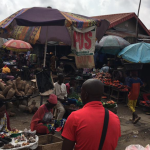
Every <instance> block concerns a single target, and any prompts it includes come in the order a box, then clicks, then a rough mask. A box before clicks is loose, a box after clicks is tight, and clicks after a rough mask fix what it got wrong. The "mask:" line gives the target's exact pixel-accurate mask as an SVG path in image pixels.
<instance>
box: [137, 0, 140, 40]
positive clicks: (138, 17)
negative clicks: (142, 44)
mask: <svg viewBox="0 0 150 150" xmlns="http://www.w3.org/2000/svg"><path fill="white" fill-rule="evenodd" d="M140 7H141V0H140V2H139V8H138V13H137V20H136V42H138V21H139V12H140Z"/></svg>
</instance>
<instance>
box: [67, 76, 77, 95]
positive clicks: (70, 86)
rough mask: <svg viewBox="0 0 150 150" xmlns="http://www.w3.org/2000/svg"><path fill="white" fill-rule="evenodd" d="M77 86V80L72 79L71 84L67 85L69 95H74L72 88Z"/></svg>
mask: <svg viewBox="0 0 150 150" xmlns="http://www.w3.org/2000/svg"><path fill="white" fill-rule="evenodd" d="M74 86H75V78H71V79H70V82H69V83H66V89H67V94H68V95H69V94H71V93H72V88H73V87H74Z"/></svg>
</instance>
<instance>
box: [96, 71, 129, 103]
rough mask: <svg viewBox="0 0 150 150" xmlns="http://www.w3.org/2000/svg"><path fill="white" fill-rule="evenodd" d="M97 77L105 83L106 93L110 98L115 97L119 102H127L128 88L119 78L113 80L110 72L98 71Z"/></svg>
mask: <svg viewBox="0 0 150 150" xmlns="http://www.w3.org/2000/svg"><path fill="white" fill-rule="evenodd" d="M94 78H95V79H98V80H100V81H102V82H103V83H104V95H105V96H107V98H108V99H114V100H115V101H116V102H117V103H118V102H122V101H123V102H127V95H128V88H127V86H126V85H123V84H122V83H121V82H120V81H119V80H112V78H111V74H109V73H100V72H99V73H96V76H95V77H94Z"/></svg>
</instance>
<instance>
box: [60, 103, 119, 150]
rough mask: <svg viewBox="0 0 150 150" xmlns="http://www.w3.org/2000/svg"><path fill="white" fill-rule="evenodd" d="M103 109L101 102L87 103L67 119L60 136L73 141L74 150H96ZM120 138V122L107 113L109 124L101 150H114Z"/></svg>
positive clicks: (101, 126)
mask: <svg viewBox="0 0 150 150" xmlns="http://www.w3.org/2000/svg"><path fill="white" fill-rule="evenodd" d="M104 113H105V110H104V107H103V106H102V103H101V102H98V101H93V102H89V103H87V104H86V105H85V106H84V107H83V108H82V109H80V110H78V111H75V112H72V113H71V115H70V116H69V117H68V119H67V121H66V124H65V127H64V130H63V133H62V136H63V137H64V138H66V139H68V140H70V141H75V143H76V145H75V150H98V148H99V143H100V138H101V134H102V129H103V123H104ZM120 136H121V131H120V121H119V118H118V116H117V115H115V114H114V113H112V112H111V111H109V123H108V129H107V134H106V139H105V141H104V145H103V150H115V148H116V146H117V143H118V139H119V137H120Z"/></svg>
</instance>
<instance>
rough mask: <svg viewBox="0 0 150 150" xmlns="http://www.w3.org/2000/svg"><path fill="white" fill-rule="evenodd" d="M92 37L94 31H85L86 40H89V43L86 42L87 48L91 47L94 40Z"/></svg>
mask: <svg viewBox="0 0 150 150" xmlns="http://www.w3.org/2000/svg"><path fill="white" fill-rule="evenodd" d="M90 37H92V32H91V31H90V32H87V33H85V40H86V41H87V43H85V48H86V49H90V48H91V44H92V41H91V39H90Z"/></svg>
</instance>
